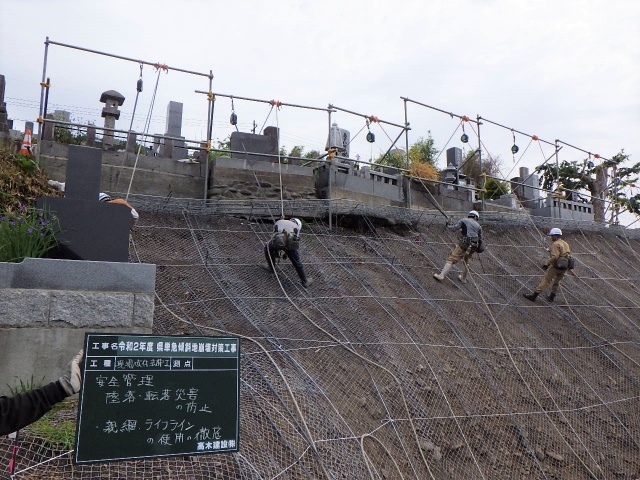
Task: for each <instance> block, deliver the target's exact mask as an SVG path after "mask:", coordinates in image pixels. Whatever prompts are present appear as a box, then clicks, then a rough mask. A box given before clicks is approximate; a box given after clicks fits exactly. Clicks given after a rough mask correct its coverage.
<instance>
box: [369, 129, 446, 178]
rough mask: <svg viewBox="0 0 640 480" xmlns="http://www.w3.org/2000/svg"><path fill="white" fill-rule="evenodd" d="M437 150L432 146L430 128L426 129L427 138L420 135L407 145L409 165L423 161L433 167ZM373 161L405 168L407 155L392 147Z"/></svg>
mask: <svg viewBox="0 0 640 480" xmlns="http://www.w3.org/2000/svg"><path fill="white" fill-rule="evenodd" d="M438 153H439V150H438V149H437V148H435V146H434V140H433V137H432V136H431V130H429V131H427V138H424V137H420V138H418V140H417V141H416V142H415V143H414V144H413V145H411V146H410V147H409V163H410V164H411V165H414V164H420V163H425V164H429V165H432V166H434V167H435V161H436V157H437V156H438ZM375 163H377V164H379V165H386V166H388V167H396V168H405V169H406V168H407V157H406V154H405V151H404V150H402V149H394V150H391V151H390V152H389V153H386V154H382V155H380V156H379V157H378V158H377V159H376V160H375Z"/></svg>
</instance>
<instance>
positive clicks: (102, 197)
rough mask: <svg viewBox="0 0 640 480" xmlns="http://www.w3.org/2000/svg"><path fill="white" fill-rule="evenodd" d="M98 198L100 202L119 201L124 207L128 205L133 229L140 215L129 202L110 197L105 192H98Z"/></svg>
mask: <svg viewBox="0 0 640 480" xmlns="http://www.w3.org/2000/svg"><path fill="white" fill-rule="evenodd" d="M98 200H99V201H100V202H106V203H116V204H118V203H119V204H121V205H124V206H125V207H128V208H129V209H130V210H131V230H133V227H135V226H136V224H137V223H138V220H139V219H140V215H139V214H138V212H137V211H136V209H135V208H133V207H132V206H131V204H129V202H127V201H126V200H125V199H124V198H111V197H110V196H109V195H107V194H106V193H102V192H100V193H99V194H98Z"/></svg>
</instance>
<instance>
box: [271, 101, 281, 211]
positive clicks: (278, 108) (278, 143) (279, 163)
mask: <svg viewBox="0 0 640 480" xmlns="http://www.w3.org/2000/svg"><path fill="white" fill-rule="evenodd" d="M271 105H272V108H273V106H275V107H276V128H277V129H278V133H277V138H276V145H277V148H278V177H279V181H280V218H284V193H283V190H284V188H283V186H282V160H281V158H280V121H279V119H278V110H280V105H281V103H280V102H279V101H277V100H272V101H271Z"/></svg>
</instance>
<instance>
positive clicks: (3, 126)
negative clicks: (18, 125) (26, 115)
mask: <svg viewBox="0 0 640 480" xmlns="http://www.w3.org/2000/svg"><path fill="white" fill-rule="evenodd" d="M4 88H5V80H4V75H0V145H2V144H4V143H5V142H6V141H8V140H9V120H8V115H7V104H6V103H4Z"/></svg>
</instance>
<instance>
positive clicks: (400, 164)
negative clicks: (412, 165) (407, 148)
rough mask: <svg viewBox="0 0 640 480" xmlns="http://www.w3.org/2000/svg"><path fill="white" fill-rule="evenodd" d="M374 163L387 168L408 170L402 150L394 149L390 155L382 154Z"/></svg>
mask: <svg viewBox="0 0 640 480" xmlns="http://www.w3.org/2000/svg"><path fill="white" fill-rule="evenodd" d="M374 163H377V164H378V165H384V166H386V167H395V168H407V158H406V156H405V153H404V150H400V149H394V150H391V151H390V152H389V153H383V154H380V156H379V157H378V158H376V160H375V161H374Z"/></svg>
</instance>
